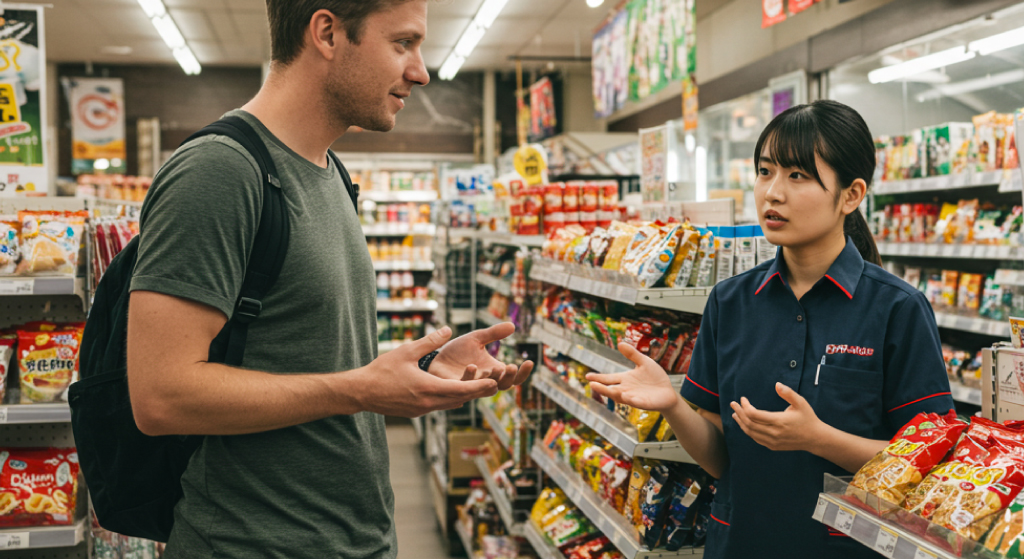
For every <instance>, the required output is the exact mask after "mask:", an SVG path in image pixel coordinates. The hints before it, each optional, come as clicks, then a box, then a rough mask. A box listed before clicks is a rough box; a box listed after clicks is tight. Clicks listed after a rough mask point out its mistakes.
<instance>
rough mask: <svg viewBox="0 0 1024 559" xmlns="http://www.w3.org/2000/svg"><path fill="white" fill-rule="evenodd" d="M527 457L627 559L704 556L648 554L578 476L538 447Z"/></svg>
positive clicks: (681, 552) (697, 551) (700, 552)
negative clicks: (531, 459)
mask: <svg viewBox="0 0 1024 559" xmlns="http://www.w3.org/2000/svg"><path fill="white" fill-rule="evenodd" d="M530 457H531V458H533V461H534V462H536V463H537V465H538V466H540V468H541V469H542V470H544V473H546V474H547V475H548V476H550V477H551V479H552V480H553V481H554V482H555V483H556V484H557V485H558V486H559V487H561V488H562V491H564V492H565V496H566V497H567V498H568V499H569V500H570V501H572V502H573V503H574V504H575V505H576V506H577V507H579V509H580V510H581V511H583V514H585V515H586V516H587V518H589V519H590V522H591V523H593V524H594V526H595V527H596V528H597V529H598V530H600V531H601V532H602V533H604V535H605V536H606V537H607V538H608V539H609V540H611V542H612V545H614V546H615V547H617V548H619V551H621V552H622V554H623V555H625V556H626V559H655V558H659V559H668V558H670V557H694V556H703V554H704V550H703V548H697V549H694V548H686V549H680V550H679V551H664V550H655V551H651V550H648V549H647V548H645V547H643V546H641V545H640V543H639V537H638V536H637V532H636V529H635V528H633V526H631V525H630V524H629V522H628V521H627V520H626V518H625V517H623V516H622V515H621V514H619V512H618V511H616V510H615V509H614V508H613V507H612V506H611V505H609V504H608V503H606V502H605V501H604V500H603V499H601V498H600V497H598V496H597V494H596V493H594V491H593V490H592V489H591V488H590V487H588V486H587V485H586V484H585V483H584V482H583V480H582V479H581V478H580V477H579V475H578V474H577V473H576V472H574V471H572V470H570V469H569V468H568V467H567V466H565V465H562V464H560V463H558V462H556V461H555V460H554V459H552V458H551V457H550V456H548V455H547V453H545V452H544V450H543V449H542V448H541V447H540V446H534V447H533V450H531V451H530Z"/></svg>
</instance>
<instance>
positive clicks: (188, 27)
mask: <svg viewBox="0 0 1024 559" xmlns="http://www.w3.org/2000/svg"><path fill="white" fill-rule="evenodd" d="M169 10H170V12H171V17H172V18H173V19H174V23H177V24H178V29H180V30H181V34H182V35H184V36H185V40H187V41H188V42H189V43H191V42H192V41H212V40H216V35H214V33H213V28H212V27H210V20H208V19H206V13H205V12H203V11H202V10H195V9H188V10H185V9H174V8H169Z"/></svg>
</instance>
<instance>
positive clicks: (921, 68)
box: [868, 47, 976, 83]
mask: <svg viewBox="0 0 1024 559" xmlns="http://www.w3.org/2000/svg"><path fill="white" fill-rule="evenodd" d="M975 54H976V53H975V52H974V51H968V50H967V47H956V48H951V49H947V50H943V51H939V52H936V53H934V54H929V55H927V56H919V57H917V58H911V59H910V60H907V61H906V62H901V63H899V64H893V65H892V66H885V67H883V68H879V69H877V70H872V71H871V72H868V81H870V82H871V83H885V82H891V81H893V80H898V79H900V78H906V77H910V76H913V75H914V74H920V73H921V72H927V71H928V70H935V69H937V68H942V67H943V66H949V65H950V64H956V63H957V62H963V61H965V60H970V59H972V58H974V56H975Z"/></svg>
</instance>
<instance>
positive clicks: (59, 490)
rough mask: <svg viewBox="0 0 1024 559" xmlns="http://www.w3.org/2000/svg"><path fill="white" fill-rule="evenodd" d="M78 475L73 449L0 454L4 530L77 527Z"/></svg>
mask: <svg viewBox="0 0 1024 559" xmlns="http://www.w3.org/2000/svg"><path fill="white" fill-rule="evenodd" d="M78 472H79V465H78V453H76V452H75V449H73V448H8V449H4V450H2V451H0V526H4V527H10V526H56V525H69V524H71V523H73V522H74V518H75V507H76V505H77V503H76V500H77V497H78Z"/></svg>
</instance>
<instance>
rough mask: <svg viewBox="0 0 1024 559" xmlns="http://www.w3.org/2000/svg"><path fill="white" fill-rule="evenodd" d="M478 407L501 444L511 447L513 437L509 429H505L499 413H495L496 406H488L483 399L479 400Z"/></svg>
mask: <svg viewBox="0 0 1024 559" xmlns="http://www.w3.org/2000/svg"><path fill="white" fill-rule="evenodd" d="M476 409H477V411H479V412H480V414H481V415H483V416H484V419H485V420H487V425H489V426H490V427H491V431H493V432H494V434H495V435H497V437H498V440H499V441H500V442H501V445H502V446H504V447H505V448H509V447H510V443H511V439H512V437H511V436H510V435H509V434H508V432H507V431H505V427H504V425H503V424H502V423H501V421H499V420H498V416H497V414H495V413H494V408H492V407H491V406H488V405H487V404H486V403H484V402H483V401H481V400H477V402H476Z"/></svg>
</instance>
